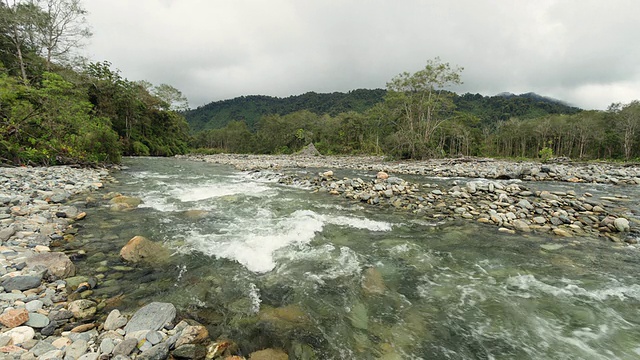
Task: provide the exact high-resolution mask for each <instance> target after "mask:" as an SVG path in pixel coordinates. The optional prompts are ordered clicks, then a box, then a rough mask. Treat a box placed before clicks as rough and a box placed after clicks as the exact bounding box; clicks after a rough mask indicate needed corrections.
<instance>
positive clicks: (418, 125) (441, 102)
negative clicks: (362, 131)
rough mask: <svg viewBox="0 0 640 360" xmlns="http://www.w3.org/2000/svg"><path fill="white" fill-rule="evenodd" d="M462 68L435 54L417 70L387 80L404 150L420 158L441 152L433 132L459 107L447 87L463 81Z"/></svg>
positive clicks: (397, 139) (388, 100)
mask: <svg viewBox="0 0 640 360" xmlns="http://www.w3.org/2000/svg"><path fill="white" fill-rule="evenodd" d="M462 70H463V69H462V68H461V67H455V68H452V67H451V66H450V65H449V63H443V62H441V60H440V59H439V58H435V59H432V60H429V61H427V65H426V66H425V68H424V69H422V70H420V71H417V72H415V73H414V74H410V73H408V72H403V73H401V74H399V75H398V76H396V77H394V78H393V79H391V81H390V82H389V83H387V90H388V92H387V96H386V97H385V103H386V104H387V106H389V108H390V109H391V110H392V111H393V113H395V116H396V118H397V121H398V129H397V133H396V134H395V137H394V138H395V140H394V142H395V143H396V144H395V147H396V150H399V152H400V153H401V154H404V155H408V156H410V157H412V158H417V157H428V156H433V155H436V154H437V153H438V152H439V151H438V150H437V149H436V145H435V144H433V143H432V140H433V134H434V132H435V131H436V130H437V129H438V128H439V127H440V126H441V125H442V123H443V122H445V121H446V120H448V119H449V118H450V117H451V116H452V114H453V110H454V108H455V106H454V104H453V100H452V93H450V92H447V91H443V90H444V88H446V87H448V86H450V85H455V84H461V83H462V81H461V80H460V73H461V72H462Z"/></svg>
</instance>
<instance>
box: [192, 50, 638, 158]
mask: <svg viewBox="0 0 640 360" xmlns="http://www.w3.org/2000/svg"><path fill="white" fill-rule="evenodd" d="M461 71H462V68H456V67H452V66H450V65H449V64H448V63H443V62H441V61H440V59H438V58H436V59H433V60H430V61H428V62H427V66H426V67H425V68H424V69H423V70H420V71H418V72H416V73H414V74H410V73H407V72H404V73H401V74H399V75H398V76H396V77H394V78H393V79H392V80H391V81H390V82H389V83H388V84H387V90H373V91H375V93H371V92H369V93H368V92H367V91H366V90H358V92H359V94H361V95H364V98H367V99H368V101H366V102H365V101H363V102H361V103H360V104H361V105H364V104H367V105H368V106H370V107H369V108H368V109H365V110H364V111H346V112H340V113H338V114H336V115H332V113H334V112H337V111H342V109H340V107H338V106H334V105H332V104H331V103H327V102H322V101H319V100H318V99H321V98H322V99H325V100H326V99H327V97H323V94H315V93H309V94H305V95H304V96H301V97H290V98H286V99H277V98H266V99H267V101H265V102H262V103H259V104H260V105H259V106H258V105H256V104H258V102H254V101H252V99H254V98H256V97H249V98H239V99H234V100H230V101H226V102H217V103H211V104H209V105H207V106H205V107H202V108H200V109H197V110H196V111H198V114H199V116H200V118H199V121H204V120H206V119H207V118H213V117H214V116H217V117H216V119H218V121H220V122H219V123H217V125H216V126H220V125H219V124H220V123H225V122H226V126H224V127H222V128H215V129H213V128H212V129H208V130H203V131H200V132H198V133H196V134H195V135H194V137H193V139H192V146H193V147H194V148H199V149H200V150H199V151H202V152H205V153H212V152H238V153H247V152H253V153H267V154H289V153H293V152H296V151H298V150H300V149H301V148H302V147H303V146H305V145H307V144H309V143H314V144H315V147H316V148H317V149H318V151H320V153H321V154H323V155H327V154H381V155H386V156H389V157H392V158H411V159H421V158H433V157H446V156H489V157H517V158H540V159H543V160H544V159H548V158H551V157H554V156H566V157H570V158H575V159H603V158H606V159H625V160H631V159H634V158H638V157H640V130H638V129H640V102H639V101H632V102H630V103H628V104H620V103H618V104H612V105H611V106H610V107H609V109H608V110H607V111H583V110H580V109H578V108H575V107H572V106H569V105H567V104H564V103H562V102H560V101H557V100H555V99H550V98H547V97H544V96H540V95H538V94H534V93H527V94H522V95H513V94H508V93H503V94H499V95H496V96H482V95H480V94H463V95H457V94H455V93H452V92H449V91H446V90H444V89H446V88H447V87H448V86H451V85H455V84H459V83H460V82H461V79H460V72H461ZM352 93H353V92H352ZM352 93H348V94H339V93H334V94H331V97H330V98H333V99H339V98H348V97H349V96H350V94H352ZM325 95H326V94H325ZM367 95H371V96H367ZM379 96H381V97H382V98H381V101H379V102H377V103H376V102H375V101H374V99H375V98H376V97H379ZM259 99H262V100H264V99H265V98H263V97H259ZM300 99H304V101H300ZM343 103H344V102H343ZM347 103H348V102H347ZM240 104H241V105H242V106H240ZM266 104H271V107H270V106H267V105H266ZM274 104H278V107H276V106H275V105H274ZM319 104H322V107H320V106H319ZM223 105H224V106H223ZM293 105H295V107H294V106H293ZM303 105H305V106H303ZM243 107H244V109H243ZM221 108H224V109H225V113H223V112H222V111H220V110H219V109H221ZM300 108H303V109H304V110H298V111H294V112H290V111H293V110H295V109H300ZM234 111H235V113H236V114H240V113H241V112H242V111H247V114H251V121H252V122H251V123H248V122H247V120H248V117H240V116H238V117H234V116H231V115H229V114H233V113H234ZM207 113H208V114H210V115H207ZM191 119H192V121H193V118H191ZM255 119H259V120H258V122H257V124H256V123H255V122H254V121H255ZM203 124H204V123H202V122H201V123H200V126H203ZM210 126H212V124H210Z"/></svg>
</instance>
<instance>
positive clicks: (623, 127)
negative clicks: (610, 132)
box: [610, 100, 640, 160]
mask: <svg viewBox="0 0 640 360" xmlns="http://www.w3.org/2000/svg"><path fill="white" fill-rule="evenodd" d="M610 109H611V110H613V112H614V113H615V114H616V115H617V118H618V126H619V129H620V131H621V132H622V134H623V148H624V158H625V159H626V160H629V159H630V158H631V155H632V153H633V148H634V145H635V143H636V132H637V131H638V129H639V128H640V101H638V100H634V101H632V102H630V103H629V104H627V105H624V106H620V105H619V104H618V105H617V106H613V105H612V106H611V107H610Z"/></svg>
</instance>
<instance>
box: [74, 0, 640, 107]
mask: <svg viewBox="0 0 640 360" xmlns="http://www.w3.org/2000/svg"><path fill="white" fill-rule="evenodd" d="M85 6H86V7H87V9H88V10H89V11H90V13H91V14H90V16H89V18H88V19H89V21H90V23H91V24H92V26H93V31H94V34H95V35H94V38H93V39H92V41H91V44H90V45H89V46H88V47H87V49H86V51H87V53H88V54H87V55H88V56H89V57H90V58H91V59H93V60H96V61H101V60H109V61H111V62H112V63H113V64H114V66H116V67H117V68H119V69H120V70H121V71H122V73H123V75H124V76H126V77H127V78H129V79H131V80H140V79H145V80H148V81H151V82H153V83H156V84H158V83H169V84H172V85H173V86H175V87H177V88H179V89H180V90H182V91H183V93H184V94H185V95H186V96H187V97H188V98H189V100H190V102H191V105H192V106H199V105H203V104H205V103H208V102H210V101H214V100H222V99H227V98H232V97H235V96H240V95H249V94H264V95H273V96H289V95H296V94H300V93H304V92H307V91H316V92H331V91H347V90H351V89H356V88H382V87H384V86H385V84H386V82H387V81H389V80H390V79H391V78H392V77H393V76H395V75H396V74H398V73H400V72H402V71H410V72H413V71H416V70H419V69H421V68H422V67H424V65H425V63H426V61H427V60H428V59H431V58H434V57H436V56H439V57H440V58H441V59H442V60H443V61H447V62H450V63H451V64H457V65H460V66H463V67H464V68H465V70H464V72H463V74H462V77H463V80H464V85H462V86H460V87H458V88H456V89H455V90H457V91H460V92H467V91H468V92H473V93H475V92H479V93H482V94H485V95H493V94H496V93H499V92H502V91H511V92H515V93H521V92H528V91H534V92H537V93H540V94H543V95H548V96H553V97H556V98H559V99H562V100H565V101H568V102H570V103H573V104H576V105H578V106H581V107H584V108H599V109H604V108H606V107H607V106H608V105H609V104H610V103H611V102H628V101H631V100H633V99H638V98H640V48H639V47H637V46H635V37H636V34H638V33H640V23H639V22H637V21H636V19H634V16H637V14H639V13H640V2H637V1H635V0H611V1H608V2H604V1H599V0H587V1H585V0H537V1H525V0H513V1H498V0H457V1H425V0H404V1H402V2H399V1H390V0H350V1H345V0H270V1H268V2H267V1H258V0H217V1H209V0H180V1H177V0H136V1H135V2H134V1H125V0H91V1H87V2H85Z"/></svg>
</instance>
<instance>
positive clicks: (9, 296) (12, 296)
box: [0, 293, 27, 301]
mask: <svg viewBox="0 0 640 360" xmlns="http://www.w3.org/2000/svg"><path fill="white" fill-rule="evenodd" d="M26 297H27V296H26V295H25V294H16V293H2V294H0V301H15V300H21V299H24V298H26Z"/></svg>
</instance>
